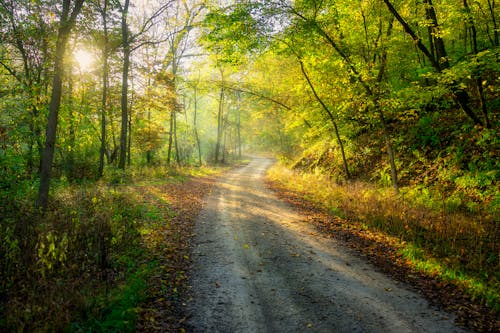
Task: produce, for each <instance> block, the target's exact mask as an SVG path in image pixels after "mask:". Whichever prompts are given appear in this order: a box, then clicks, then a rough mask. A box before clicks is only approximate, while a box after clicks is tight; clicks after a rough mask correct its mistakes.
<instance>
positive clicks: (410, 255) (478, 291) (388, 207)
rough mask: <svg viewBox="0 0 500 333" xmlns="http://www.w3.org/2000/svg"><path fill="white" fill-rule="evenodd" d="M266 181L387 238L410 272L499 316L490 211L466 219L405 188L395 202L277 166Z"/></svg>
mask: <svg viewBox="0 0 500 333" xmlns="http://www.w3.org/2000/svg"><path fill="white" fill-rule="evenodd" d="M268 177H269V178H270V179H271V180H273V181H278V182H279V183H281V184H282V185H283V186H285V187H286V188H289V189H291V190H293V191H297V192H300V193H302V194H303V195H304V197H305V198H306V199H307V200H310V201H312V202H314V203H317V204H319V205H320V206H322V207H324V208H326V209H327V210H329V211H330V212H332V213H333V214H335V215H337V216H338V217H340V218H341V219H342V220H343V221H344V222H343V223H345V224H346V227H348V228H357V229H359V228H364V229H368V230H372V231H373V232H383V233H384V234H386V235H388V236H390V237H392V238H393V239H395V240H396V243H395V244H397V245H395V246H397V247H398V251H399V254H400V256H401V257H402V259H403V260H404V261H406V262H408V263H410V264H411V265H412V266H413V267H414V268H415V269H416V270H419V271H421V272H424V273H426V274H427V275H430V276H433V277H436V278H440V279H443V280H445V281H449V282H452V283H454V284H456V285H457V286H460V287H461V288H463V289H464V290H465V291H466V292H467V293H468V294H469V295H471V297H472V298H476V299H479V300H481V301H482V302H483V303H486V304H488V305H489V306H490V307H492V308H494V309H495V310H496V311H500V302H499V301H500V290H499V287H500V283H499V281H500V258H499V253H500V244H499V239H498V233H497V230H498V221H497V220H496V219H495V216H498V215H496V214H494V213H492V212H491V210H490V209H486V210H484V211H482V210H481V207H478V206H476V207H475V214H474V215H470V214H467V213H466V212H463V211H461V210H453V209H450V206H448V205H443V204H441V205H439V204H438V203H439V202H438V201H437V199H436V197H433V196H431V195H429V193H424V194H422V195H420V196H419V193H418V191H416V190H414V189H411V188H406V189H403V191H402V192H403V193H402V194H401V195H400V196H396V195H394V194H393V191H392V190H390V189H384V188H378V187H375V186H373V185H370V184H368V183H364V182H349V183H345V184H342V185H339V184H337V183H336V182H334V181H331V180H330V179H329V178H328V177H326V176H324V175H322V174H319V173H316V174H315V173H299V172H296V171H290V170H289V169H287V168H284V167H282V166H275V167H273V168H272V169H271V170H269V173H268ZM424 196H425V197H424ZM423 202H425V204H423ZM486 206H487V204H486ZM487 208H489V207H488V206H487Z"/></svg>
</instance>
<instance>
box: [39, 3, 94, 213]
mask: <svg viewBox="0 0 500 333" xmlns="http://www.w3.org/2000/svg"><path fill="white" fill-rule="evenodd" d="M83 3H84V0H75V1H74V3H72V1H71V0H63V3H62V11H61V14H60V20H59V29H58V34H57V42H56V50H55V63H54V78H53V81H52V94H51V98H50V104H49V118H48V122H47V130H46V139H45V140H46V141H45V149H44V151H43V157H42V164H41V171H40V186H39V191H38V200H37V206H39V207H41V208H42V209H44V210H45V209H46V208H47V204H48V198H49V186H50V176H51V169H52V160H53V158H54V146H55V142H56V133H57V122H58V113H59V107H60V104H61V95H62V80H63V72H64V63H63V61H64V54H65V51H66V45H67V43H68V39H69V37H70V34H71V29H72V28H73V26H74V25H75V22H76V18H77V16H78V15H79V14H80V11H81V9H82V6H83Z"/></svg>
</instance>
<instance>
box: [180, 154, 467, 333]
mask: <svg viewBox="0 0 500 333" xmlns="http://www.w3.org/2000/svg"><path fill="white" fill-rule="evenodd" d="M272 163H273V162H272V160H270V159H266V158H254V159H253V160H252V162H251V163H249V164H248V165H247V166H245V167H242V168H239V169H236V170H233V171H232V172H229V173H227V174H225V175H224V176H222V177H221V178H220V179H219V181H218V185H217V188H216V190H215V191H214V192H213V193H212V195H211V196H210V197H209V198H208V202H207V205H206V207H205V208H204V210H203V212H202V214H201V215H200V217H199V221H198V222H197V226H196V229H195V232H196V236H195V244H194V251H193V252H194V253H193V261H194V264H193V269H192V271H191V281H190V285H191V286H192V295H193V298H192V300H190V301H189V302H188V304H187V308H188V327H189V328H190V330H191V331H192V332H339V333H340V332H363V333H365V332H383V333H390V332H397V333H404V332H440V333H443V332H467V331H466V330H464V329H462V328H460V327H457V326H455V325H454V324H453V316H452V315H450V314H448V313H445V312H442V311H440V310H438V309H436V308H433V307H430V306H429V305H428V303H427V301H426V300H424V299H423V298H421V297H420V296H419V295H418V294H416V293H414V292H412V291H410V290H409V289H408V288H407V287H405V286H404V285H402V284H400V283H397V282H395V281H393V280H391V279H390V278H388V277H386V276H385V275H383V274H381V273H378V272H377V271H375V270H374V268H373V267H372V266H370V265H369V264H368V263H366V262H364V261H363V260H362V259H360V258H358V257H357V256H355V255H354V254H353V253H352V252H351V251H350V250H349V249H347V248H345V247H343V246H341V245H340V244H339V243H337V242H336V241H335V240H332V239H329V238H326V237H323V236H322V235H320V234H318V233H317V232H316V231H315V229H314V228H313V227H311V226H309V225H307V224H306V223H305V222H304V218H303V217H302V216H300V215H299V214H298V213H297V212H295V211H294V210H293V209H292V208H290V207H289V206H288V205H287V204H285V203H283V202H281V201H279V200H278V199H277V198H276V197H275V196H274V194H273V193H272V191H270V190H268V189H267V188H266V187H265V185H264V183H263V178H264V176H265V172H266V169H267V168H268V167H269V166H270V165H272Z"/></svg>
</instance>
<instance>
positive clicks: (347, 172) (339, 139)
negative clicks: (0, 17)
mask: <svg viewBox="0 0 500 333" xmlns="http://www.w3.org/2000/svg"><path fill="white" fill-rule="evenodd" d="M299 62H300V69H301V70H302V74H304V77H305V78H306V81H307V83H308V84H309V87H310V88H311V91H312V92H313V95H314V97H315V98H316V100H317V101H318V102H319V104H321V106H322V107H323V110H325V112H326V113H327V114H328V117H329V118H330V121H331V122H332V124H333V129H334V132H335V137H336V138H337V143H338V145H339V147H340V153H341V155H342V164H343V166H344V172H345V174H346V178H347V179H350V178H351V174H350V172H349V167H348V164H347V159H346V157H345V150H344V143H343V142H342V139H341V138H340V134H339V129H338V126H337V122H336V121H335V117H334V116H333V114H332V112H331V111H330V109H329V108H328V107H327V106H326V104H325V103H324V102H323V100H322V99H321V97H319V95H318V93H317V92H316V89H315V88H314V86H313V84H312V82H311V80H310V79H309V76H308V75H307V72H306V70H305V68H304V63H303V62H302V60H300V59H299Z"/></svg>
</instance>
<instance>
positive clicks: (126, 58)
mask: <svg viewBox="0 0 500 333" xmlns="http://www.w3.org/2000/svg"><path fill="white" fill-rule="evenodd" d="M129 4H130V1H129V0H125V4H124V6H123V7H122V9H121V11H122V20H121V32H122V47H123V68H122V92H121V111H122V112H121V131H120V157H119V160H118V168H120V169H125V162H126V160H127V129H128V71H129V67H130V53H131V50H130V40H129V31H128V23H127V15H128V8H129Z"/></svg>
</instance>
